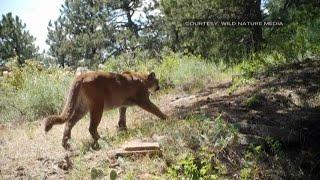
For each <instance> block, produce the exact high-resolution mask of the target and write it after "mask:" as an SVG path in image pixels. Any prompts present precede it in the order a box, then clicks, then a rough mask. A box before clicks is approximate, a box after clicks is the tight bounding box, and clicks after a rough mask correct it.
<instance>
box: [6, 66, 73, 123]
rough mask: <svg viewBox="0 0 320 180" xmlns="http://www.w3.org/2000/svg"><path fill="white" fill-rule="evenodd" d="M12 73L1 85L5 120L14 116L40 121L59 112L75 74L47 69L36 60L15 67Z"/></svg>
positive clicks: (56, 69) (15, 117)
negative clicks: (20, 66) (39, 119)
mask: <svg viewBox="0 0 320 180" xmlns="http://www.w3.org/2000/svg"><path fill="white" fill-rule="evenodd" d="M11 68H12V70H13V71H12V74H11V75H10V76H9V77H5V78H4V79H3V80H2V81H3V82H2V83H1V84H2V85H1V87H0V89H1V91H2V92H3V94H2V95H1V96H2V97H1V100H0V104H1V106H0V107H1V109H0V115H1V121H10V120H14V119H16V120H17V119H26V120H29V121H33V120H37V119H38V118H41V117H43V116H47V115H49V114H55V113H58V112H59V110H60V109H61V107H62V105H63V101H64V94H65V93H66V91H67V89H68V86H69V83H70V80H71V77H72V75H71V73H70V72H68V71H64V70H63V69H58V68H50V69H44V68H43V67H42V66H41V64H39V63H38V62H36V61H31V60H29V61H27V62H26V64H25V66H24V67H22V68H18V67H15V66H12V67H11Z"/></svg>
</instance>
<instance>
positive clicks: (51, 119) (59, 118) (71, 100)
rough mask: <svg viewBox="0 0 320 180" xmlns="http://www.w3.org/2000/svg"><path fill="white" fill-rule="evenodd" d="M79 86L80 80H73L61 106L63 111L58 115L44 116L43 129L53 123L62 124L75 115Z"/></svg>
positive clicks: (48, 128) (48, 127) (50, 126)
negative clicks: (65, 99)
mask: <svg viewBox="0 0 320 180" xmlns="http://www.w3.org/2000/svg"><path fill="white" fill-rule="evenodd" d="M80 87H81V81H79V80H75V81H74V82H73V83H72V85H71V88H70V91H69V94H68V97H67V101H66V104H65V106H64V108H63V111H62V113H61V114H60V115H53V116H48V117H46V118H45V129H44V130H45V131H46V132H48V131H49V130H50V129H51V128H52V126H53V125H55V124H63V123H65V122H67V121H69V120H70V119H71V118H72V116H75V115H76V114H77V112H75V111H76V106H77V102H78V101H77V100H78V98H79V92H80Z"/></svg>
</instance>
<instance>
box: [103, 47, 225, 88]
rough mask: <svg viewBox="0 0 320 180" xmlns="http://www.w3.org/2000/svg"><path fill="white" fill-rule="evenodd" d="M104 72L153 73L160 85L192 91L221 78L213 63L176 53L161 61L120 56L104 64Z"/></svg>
mask: <svg viewBox="0 0 320 180" xmlns="http://www.w3.org/2000/svg"><path fill="white" fill-rule="evenodd" d="M105 65H106V67H105V68H104V71H111V72H122V71H127V70H129V71H139V72H145V73H146V72H151V71H154V72H155V73H156V74H157V76H158V78H159V79H160V83H161V84H162V85H163V86H164V87H166V88H168V87H173V86H175V87H178V88H179V87H181V88H184V89H188V90H189V89H192V88H195V87H202V86H203V85H204V84H205V83H206V82H207V81H214V80H216V81H219V80H220V79H221V78H223V77H222V73H221V68H219V67H217V66H216V65H215V64H214V63H210V62H207V61H205V60H203V59H202V58H200V57H197V56H193V55H181V54H178V53H167V54H165V55H164V56H163V59H162V60H161V62H160V60H156V59H149V60H146V59H140V58H139V57H136V58H133V57H131V56H129V55H122V56H119V57H117V58H115V59H110V60H109V61H108V62H106V64H105Z"/></svg>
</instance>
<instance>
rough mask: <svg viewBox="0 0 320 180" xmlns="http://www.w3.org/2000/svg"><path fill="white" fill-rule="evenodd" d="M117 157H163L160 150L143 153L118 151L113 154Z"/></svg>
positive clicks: (144, 151) (142, 151)
mask: <svg viewBox="0 0 320 180" xmlns="http://www.w3.org/2000/svg"><path fill="white" fill-rule="evenodd" d="M111 153H112V154H113V155H114V156H115V157H119V156H125V157H127V156H145V155H150V156H153V155H161V154H162V152H161V151H160V150H141V151H125V150H123V149H117V150H114V151H112V152H111Z"/></svg>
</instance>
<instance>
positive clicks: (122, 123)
mask: <svg viewBox="0 0 320 180" xmlns="http://www.w3.org/2000/svg"><path fill="white" fill-rule="evenodd" d="M126 111H127V107H120V108H119V122H118V127H119V130H120V131H124V130H127V125H126Z"/></svg>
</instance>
